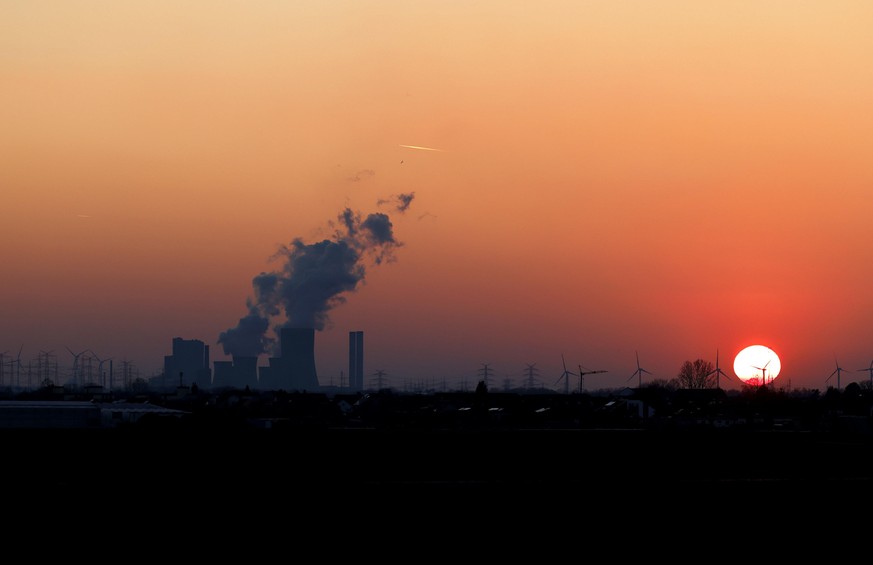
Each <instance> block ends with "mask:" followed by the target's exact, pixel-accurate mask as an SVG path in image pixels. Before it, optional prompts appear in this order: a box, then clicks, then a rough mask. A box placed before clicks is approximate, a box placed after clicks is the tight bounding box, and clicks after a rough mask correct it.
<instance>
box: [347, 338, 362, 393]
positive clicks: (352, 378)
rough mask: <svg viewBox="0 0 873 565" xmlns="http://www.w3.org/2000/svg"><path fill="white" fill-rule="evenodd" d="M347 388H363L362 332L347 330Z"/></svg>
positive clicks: (357, 389)
mask: <svg viewBox="0 0 873 565" xmlns="http://www.w3.org/2000/svg"><path fill="white" fill-rule="evenodd" d="M349 388H351V389H352V390H355V391H359V390H363V389H364V332H362V331H353V332H349Z"/></svg>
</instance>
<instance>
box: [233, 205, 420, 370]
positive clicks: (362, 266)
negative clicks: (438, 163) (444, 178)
mask: <svg viewBox="0 0 873 565" xmlns="http://www.w3.org/2000/svg"><path fill="white" fill-rule="evenodd" d="M411 200H412V195H409V197H408V200H400V205H398V209H400V210H401V211H405V210H406V208H407V207H408V206H409V204H410V202H411ZM330 226H331V227H332V228H333V229H334V234H333V236H332V237H331V238H328V239H323V240H322V241H318V242H315V243H305V242H304V241H303V240H301V239H300V238H295V239H294V240H293V241H291V243H290V244H289V245H283V246H282V247H281V248H280V249H279V251H278V252H277V253H276V254H275V255H274V257H273V260H280V261H281V262H282V264H281V265H280V268H279V269H278V270H276V271H273V272H265V273H260V274H259V275H257V276H255V277H254V278H253V279H252V287H253V290H254V298H253V299H251V298H250V299H248V300H247V302H246V305H247V307H248V314H246V315H245V316H243V317H242V318H240V320H239V323H238V324H237V325H236V326H235V327H233V328H230V329H228V330H226V331H224V332H222V333H221V334H220V335H219V338H218V342H219V343H220V344H221V345H222V347H223V348H224V353H225V354H227V355H234V356H258V355H260V354H262V353H267V352H268V351H269V350H270V348H271V346H272V345H273V344H274V343H275V341H276V340H275V338H274V337H270V336H268V335H267V331H268V330H269V326H270V321H271V320H272V319H273V318H276V317H284V322H280V323H278V324H277V326H276V329H279V328H282V327H305V328H315V329H317V330H322V329H324V327H325V324H326V323H327V321H328V312H329V311H330V310H331V309H333V308H335V307H337V306H339V305H340V304H343V303H345V301H346V297H345V295H346V294H347V293H349V292H353V291H355V290H356V289H357V288H358V285H359V284H361V283H362V282H363V281H364V277H365V275H366V269H367V266H368V265H380V264H382V263H384V262H390V261H393V260H394V251H395V249H397V248H398V247H400V246H401V245H402V243H400V242H398V241H397V240H396V239H395V238H394V230H393V226H392V224H391V220H390V219H389V217H388V216H387V215H386V214H382V213H373V214H369V215H368V216H367V217H366V218H363V219H362V218H361V216H360V214H359V213H357V212H353V211H352V210H351V209H349V208H346V209H344V210H343V211H342V212H341V213H340V214H339V216H338V217H337V221H336V222H331V223H330Z"/></svg>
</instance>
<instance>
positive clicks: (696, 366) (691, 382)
mask: <svg viewBox="0 0 873 565" xmlns="http://www.w3.org/2000/svg"><path fill="white" fill-rule="evenodd" d="M712 372H713V364H712V363H711V362H709V361H704V360H703V359H696V360H694V361H686V362H684V363H682V368H681V369H679V374H678V375H676V386H677V387H678V388H715V382H716V381H715V375H714V374H712Z"/></svg>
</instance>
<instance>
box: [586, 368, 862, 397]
mask: <svg viewBox="0 0 873 565" xmlns="http://www.w3.org/2000/svg"><path fill="white" fill-rule="evenodd" d="M871 364H873V363H871ZM606 372H607V371H589V370H587V369H586V370H584V371H583V370H582V365H579V392H580V393H581V392H582V391H583V390H584V388H585V375H593V374H594V373H606Z"/></svg>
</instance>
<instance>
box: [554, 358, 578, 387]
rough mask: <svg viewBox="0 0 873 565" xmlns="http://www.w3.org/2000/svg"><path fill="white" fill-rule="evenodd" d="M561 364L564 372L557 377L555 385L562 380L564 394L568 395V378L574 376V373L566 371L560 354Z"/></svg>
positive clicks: (565, 365) (565, 364)
mask: <svg viewBox="0 0 873 565" xmlns="http://www.w3.org/2000/svg"><path fill="white" fill-rule="evenodd" d="M561 364H562V365H563V366H564V372H563V373H561V376H560V377H558V380H557V381H555V384H558V383H559V382H561V379H564V394H570V377H571V376H575V373H573V372H571V371H568V370H567V363H566V362H565V361H564V354H563V353H561Z"/></svg>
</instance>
